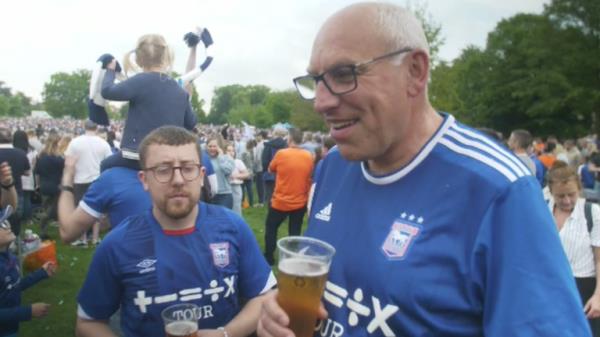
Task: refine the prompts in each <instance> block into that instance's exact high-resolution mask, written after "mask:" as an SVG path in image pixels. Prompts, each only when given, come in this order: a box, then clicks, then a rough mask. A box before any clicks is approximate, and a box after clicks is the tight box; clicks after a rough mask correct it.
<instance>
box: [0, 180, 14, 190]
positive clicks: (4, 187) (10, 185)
mask: <svg viewBox="0 0 600 337" xmlns="http://www.w3.org/2000/svg"><path fill="white" fill-rule="evenodd" d="M13 186H15V181H14V180H13V181H12V182H11V183H10V184H8V185H4V184H0V187H2V189H4V190H8V189H10V188H11V187H13Z"/></svg>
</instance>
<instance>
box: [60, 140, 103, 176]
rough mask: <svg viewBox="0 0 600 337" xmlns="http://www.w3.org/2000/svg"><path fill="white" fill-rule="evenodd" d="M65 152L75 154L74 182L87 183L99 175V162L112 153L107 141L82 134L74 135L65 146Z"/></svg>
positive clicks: (69, 154) (70, 154)
mask: <svg viewBox="0 0 600 337" xmlns="http://www.w3.org/2000/svg"><path fill="white" fill-rule="evenodd" d="M65 154H66V155H68V156H76V157H77V158H78V159H77V164H76V165H75V178H74V179H73V182H74V183H75V184H89V183H91V182H93V181H94V180H96V178H98V176H99V175H100V163H101V162H102V161H103V160H104V159H105V158H106V157H108V156H110V155H111V154H112V151H111V150H110V146H109V145H108V143H107V142H106V141H105V140H104V139H102V138H100V137H98V136H96V135H94V134H84V135H81V136H79V137H75V138H74V139H73V140H72V141H71V142H70V143H69V146H68V147H67V150H66V151H65Z"/></svg>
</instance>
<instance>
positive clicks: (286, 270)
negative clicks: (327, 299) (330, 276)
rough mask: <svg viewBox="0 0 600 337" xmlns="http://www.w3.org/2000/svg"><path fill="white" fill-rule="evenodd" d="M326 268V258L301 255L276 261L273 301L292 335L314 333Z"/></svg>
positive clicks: (300, 336) (301, 336) (302, 335)
mask: <svg viewBox="0 0 600 337" xmlns="http://www.w3.org/2000/svg"><path fill="white" fill-rule="evenodd" d="M328 270H329V265H328V264H327V263H326V262H324V261H317V260H314V259H310V258H304V257H291V258H287V259H282V260H280V262H279V274H278V276H277V284H278V288H279V293H278V295H277V302H278V303H279V305H280V306H281V307H282V308H283V309H284V310H285V312H286V313H287V314H288V316H289V317H290V325H289V327H290V329H291V330H292V331H294V333H295V334H296V337H311V336H312V335H313V334H314V331H315V324H316V320H317V312H318V310H319V304H320V301H321V295H322V294H323V290H324V288H325V282H327V273H328Z"/></svg>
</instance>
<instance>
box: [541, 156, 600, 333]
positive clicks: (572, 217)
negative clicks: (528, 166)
mask: <svg viewBox="0 0 600 337" xmlns="http://www.w3.org/2000/svg"><path fill="white" fill-rule="evenodd" d="M547 178H548V186H549V188H550V194H551V198H550V201H549V202H548V207H549V208H550V212H551V213H552V215H553V216H554V221H555V222H556V226H557V228H558V234H559V236H560V240H561V242H562V245H563V248H564V250H565V254H566V255H567V259H568V260H569V264H570V265H571V269H572V271H573V275H574V276H575V282H576V284H577V289H578V290H579V295H580V296H581V301H582V302H583V303H584V308H583V310H584V311H585V314H586V315H587V318H588V320H589V322H590V325H591V327H592V332H593V335H594V336H599V335H600V329H598V324H599V322H598V318H599V317H600V288H599V286H600V282H598V277H599V275H600V206H598V205H597V204H591V215H592V216H591V220H592V222H593V224H588V223H587V220H586V215H585V207H586V206H585V204H586V201H585V199H583V198H582V197H581V181H580V180H579V176H578V175H577V172H576V171H575V169H574V168H572V167H569V166H568V164H567V163H565V162H563V161H556V162H555V163H554V165H553V166H552V168H551V169H550V170H549V171H548V175H547Z"/></svg>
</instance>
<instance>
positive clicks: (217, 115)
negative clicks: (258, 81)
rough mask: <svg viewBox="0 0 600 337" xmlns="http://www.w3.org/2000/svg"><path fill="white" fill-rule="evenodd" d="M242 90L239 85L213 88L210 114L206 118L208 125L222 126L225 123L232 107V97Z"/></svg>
mask: <svg viewBox="0 0 600 337" xmlns="http://www.w3.org/2000/svg"><path fill="white" fill-rule="evenodd" d="M242 88H243V87H242V86H241V85H239V84H233V85H227V86H224V87H217V88H215V90H214V96H213V99H212V104H211V107H210V113H209V115H208V118H207V120H208V122H209V123H213V124H224V123H225V122H227V114H229V112H230V111H231V109H232V107H233V97H234V95H235V93H236V92H238V91H240V90H242Z"/></svg>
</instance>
